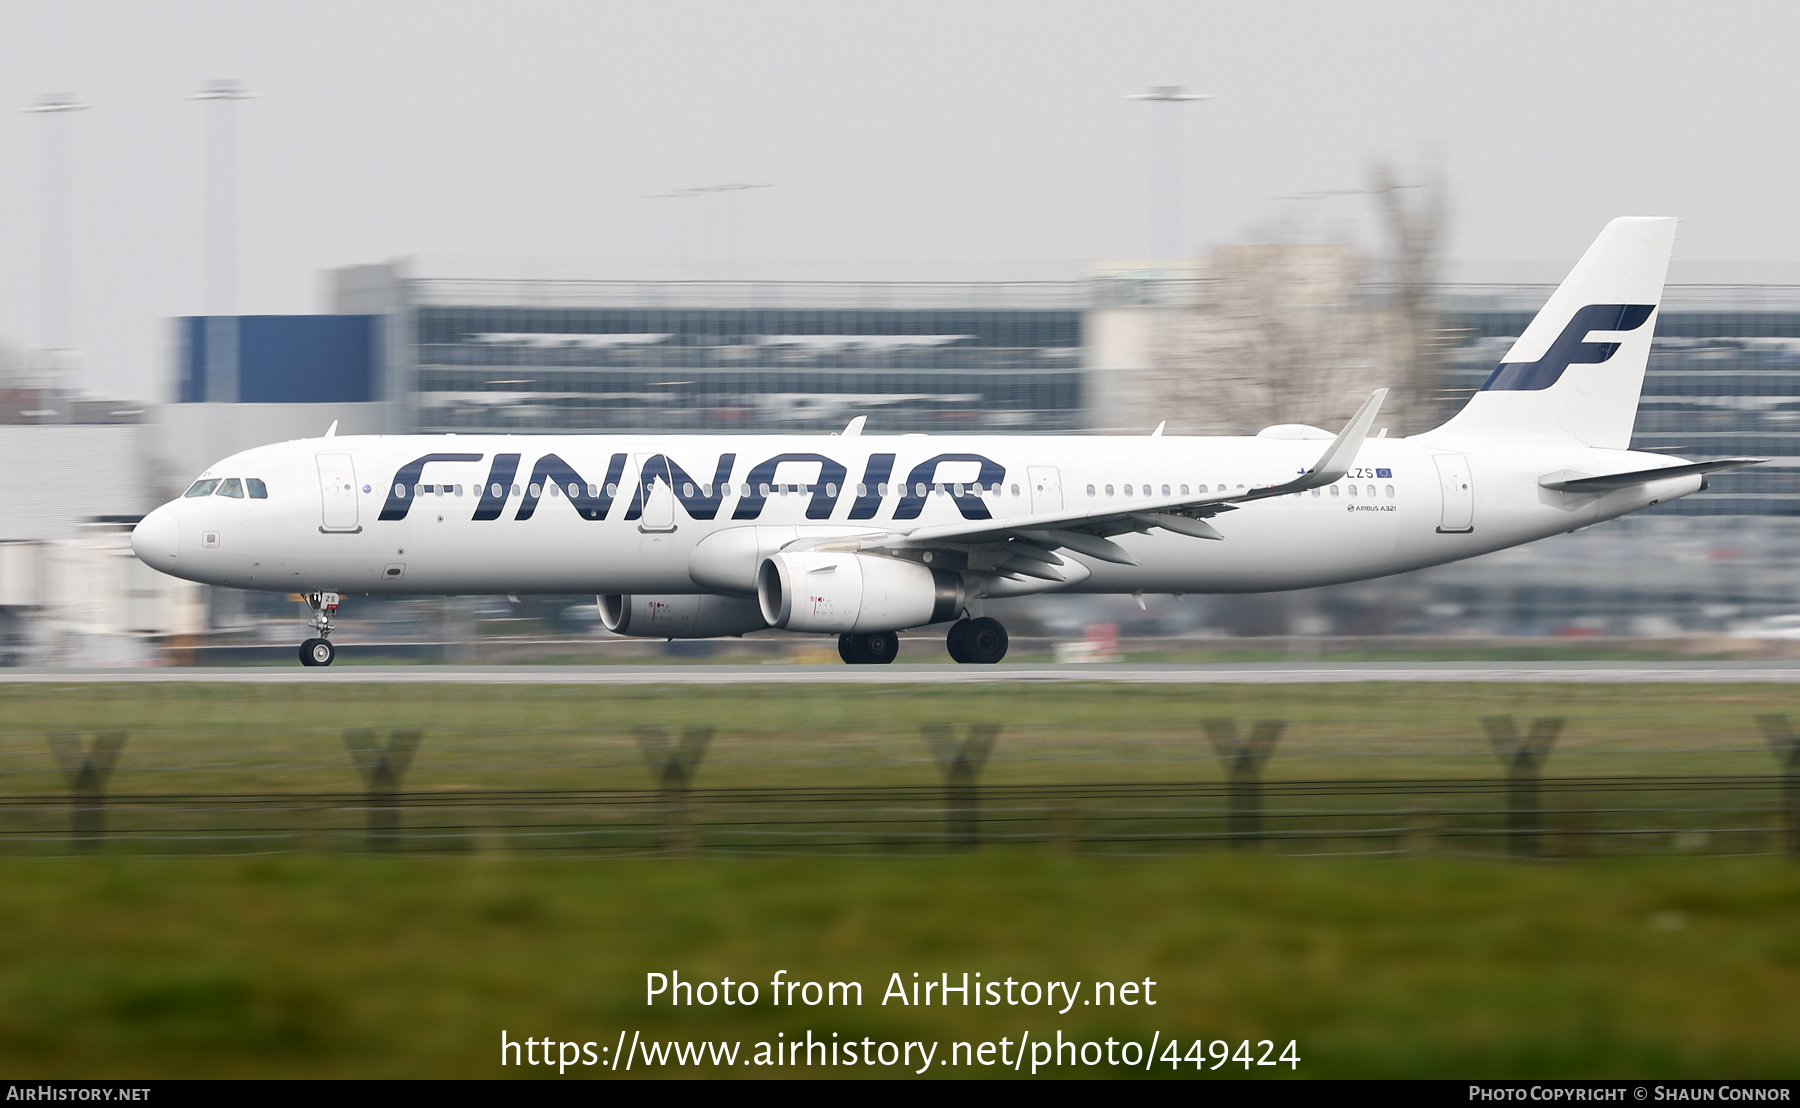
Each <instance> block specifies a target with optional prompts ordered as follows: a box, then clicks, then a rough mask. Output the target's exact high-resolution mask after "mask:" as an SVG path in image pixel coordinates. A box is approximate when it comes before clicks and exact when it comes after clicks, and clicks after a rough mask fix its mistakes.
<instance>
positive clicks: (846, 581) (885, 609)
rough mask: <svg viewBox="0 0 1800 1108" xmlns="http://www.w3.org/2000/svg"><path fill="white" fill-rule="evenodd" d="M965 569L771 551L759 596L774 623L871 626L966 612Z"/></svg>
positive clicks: (902, 625)
mask: <svg viewBox="0 0 1800 1108" xmlns="http://www.w3.org/2000/svg"><path fill="white" fill-rule="evenodd" d="M966 599H967V598H966V597H965V595H964V592H963V583H962V576H961V575H960V574H956V573H951V572H949V571H947V570H941V569H932V568H931V567H930V566H926V565H922V564H920V563H918V562H910V561H906V560H905V559H902V558H889V557H884V556H882V555H879V554H848V553H839V552H835V551H819V550H800V551H793V552H790V553H785V554H773V555H770V556H769V557H767V558H764V559H763V563H762V565H761V566H760V567H758V569H757V572H756V600H757V603H758V604H759V605H761V607H762V617H763V618H764V619H766V620H768V621H769V625H770V626H772V627H780V628H782V629H783V630H787V631H813V632H823V633H835V634H840V635H841V634H849V633H852V632H854V633H857V634H868V633H869V632H871V631H901V630H905V629H906V628H908V627H919V626H923V625H924V624H927V623H942V622H944V621H945V620H951V619H955V618H956V617H957V616H958V615H960V614H961V613H962V610H963V605H964V603H965V601H966Z"/></svg>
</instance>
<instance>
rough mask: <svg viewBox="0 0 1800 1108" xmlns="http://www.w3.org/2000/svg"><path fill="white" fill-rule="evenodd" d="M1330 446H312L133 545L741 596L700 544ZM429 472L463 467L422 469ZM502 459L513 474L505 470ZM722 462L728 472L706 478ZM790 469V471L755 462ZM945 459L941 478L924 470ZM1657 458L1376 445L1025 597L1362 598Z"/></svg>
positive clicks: (1627, 498) (1551, 521) (1272, 469)
mask: <svg viewBox="0 0 1800 1108" xmlns="http://www.w3.org/2000/svg"><path fill="white" fill-rule="evenodd" d="M1323 445H1324V444H1323V443H1321V442H1319V441H1314V440H1312V439H1284V438H1268V437H1260V436H1259V437H1244V438H1179V437H1136V438H1123V437H1087V436H1079V437H1076V436H1070V437H1025V436H968V437H942V436H929V437H928V436H922V435H902V436H880V435H863V436H854V437H839V436H792V435H779V436H777V435H756V436H752V435H744V436H666V435H638V436H614V435H561V436H558V435H531V436H507V435H467V436H358V437H343V438H323V439H308V440H300V441H295V442H289V443H282V444H278V445H273V446H265V447H260V448H257V449H254V450H249V451H245V452H243V453H241V454H237V455H234V456H232V457H230V458H226V459H225V460H223V461H221V462H219V463H218V464H217V465H215V466H213V467H212V468H211V469H210V470H208V472H207V474H206V475H205V476H207V477H208V478H234V477H235V478H240V479H249V478H256V479H258V480H260V481H262V482H263V483H264V485H266V488H267V496H266V497H265V498H261V499H255V498H250V497H248V496H246V497H242V498H233V497H228V496H222V495H217V494H214V495H207V496H200V497H187V498H180V499H176V500H174V501H171V502H170V503H168V504H166V505H164V506H162V507H160V508H158V509H156V511H155V512H153V513H152V514H151V515H150V516H148V517H146V519H145V520H144V522H143V523H142V524H140V527H139V535H138V537H137V541H136V542H135V543H134V546H135V548H136V549H138V550H139V553H140V556H142V557H144V560H145V561H146V562H148V563H149V564H151V565H153V566H154V567H155V568H157V569H159V570H162V571H163V572H166V573H170V574H173V575H175V576H178V577H184V578H187V579H189V580H193V581H200V582H205V583H208V584H214V585H228V586H232V587H235V588H243V589H263V590H272V591H280V592H306V591H309V590H332V591H338V592H343V593H352V594H355V593H372V594H421V593H435V594H446V593H452V594H453V593H525V592H537V593H659V594H660V593H697V592H711V593H727V594H738V595H748V594H749V593H750V592H751V591H752V589H753V574H754V561H753V559H752V558H751V557H749V556H745V557H739V558H736V559H735V560H733V559H726V560H724V561H720V560H718V559H717V558H714V553H715V552H716V551H718V550H721V549H724V548H725V547H726V546H729V545H731V541H727V540H715V541H714V542H713V543H712V544H709V545H708V546H705V547H703V546H702V543H703V542H705V540H707V539H709V538H713V537H714V536H718V535H720V534H721V533H722V532H726V531H731V530H737V529H744V528H755V529H758V530H757V531H756V536H757V540H756V541H755V542H753V543H751V544H750V546H749V547H745V546H744V545H743V544H742V543H738V544H737V545H736V546H735V547H734V548H733V549H736V550H738V551H740V552H741V551H742V550H745V549H753V550H763V551H767V552H773V551H774V550H776V549H779V548H780V547H781V546H782V545H783V544H784V543H787V542H792V541H793V540H795V539H805V538H807V537H809V536H817V535H825V534H845V535H852V534H856V533H859V532H860V533H875V532H894V531H906V530H911V529H914V528H918V527H929V526H932V525H936V524H950V523H956V522H959V521H962V520H965V519H968V518H971V517H974V518H981V516H980V513H982V512H986V513H987V514H988V515H991V516H992V517H993V518H996V519H1003V518H1008V517H1015V516H1025V515H1029V514H1034V513H1037V514H1041V513H1045V512H1054V511H1059V510H1060V511H1068V510H1078V509H1085V508H1090V507H1095V508H1098V507H1107V506H1130V505H1133V504H1145V506H1146V507H1152V506H1154V504H1153V502H1158V501H1165V500H1168V499H1170V498H1178V497H1179V496H1182V495H1186V494H1188V493H1189V490H1193V491H1195V492H1198V491H1199V486H1202V485H1204V486H1207V487H1209V488H1210V489H1212V490H1217V489H1219V488H1220V487H1221V486H1225V487H1228V488H1232V489H1236V488H1238V487H1239V486H1247V487H1252V488H1254V487H1256V486H1266V485H1273V484H1279V483H1281V482H1283V481H1286V480H1289V479H1291V478H1293V477H1294V476H1295V475H1296V474H1298V473H1300V472H1302V471H1304V470H1305V469H1306V467H1308V466H1309V465H1311V464H1312V463H1314V462H1315V460H1316V459H1317V457H1318V454H1319V451H1320V449H1321V447H1322V446H1323ZM428 455H452V456H456V460H432V461H428V462H425V463H424V464H423V465H422V466H420V465H419V464H418V459H421V458H423V457H426V456H428ZM514 455H516V456H517V457H516V459H514V461H513V462H512V463H511V465H512V468H511V469H509V468H508V463H507V462H506V460H505V459H507V458H510V457H511V456H514ZM726 455H731V456H733V457H732V458H731V459H730V461H729V462H728V463H726V464H725V465H724V466H723V467H721V461H722V459H723V458H724V456H726ZM783 455H801V456H804V457H795V458H790V459H789V460H785V461H772V460H773V459H778V458H780V457H781V456H783ZM887 455H892V459H891V463H890V462H889V461H887V460H886V459H885V456H887ZM943 455H949V456H952V458H951V460H944V461H940V462H938V463H936V464H935V466H933V465H932V464H931V463H930V460H931V459H934V458H937V457H939V456H943ZM656 458H662V459H666V462H663V463H661V465H662V466H667V467H668V468H660V467H659V465H658V463H657V462H655V461H653V460H652V459H656ZM546 459H552V460H551V461H546ZM1669 461H1670V459H1668V458H1667V457H1665V456H1662V455H1647V454H1634V453H1631V452H1628V451H1621V450H1598V449H1591V448H1587V447H1583V446H1580V445H1577V444H1573V443H1571V442H1570V440H1568V439H1567V438H1557V439H1549V438H1546V439H1544V440H1542V441H1537V440H1532V439H1525V440H1520V439H1518V438H1509V439H1506V440H1501V439H1498V438H1496V439H1491V440H1490V439H1468V438H1462V439H1458V440H1457V441H1446V440H1445V439H1443V438H1441V437H1440V433H1439V432H1433V433H1431V434H1427V435H1422V436H1417V437H1414V438H1410V439H1386V438H1371V439H1368V440H1367V441H1365V442H1364V443H1363V444H1362V446H1361V448H1360V450H1359V451H1358V453H1357V455H1356V458H1355V464H1354V466H1353V467H1352V468H1351V469H1350V471H1349V474H1348V475H1346V476H1345V477H1344V478H1343V479H1342V480H1339V481H1338V482H1336V484H1334V485H1332V486H1330V487H1327V488H1322V489H1314V490H1311V491H1310V492H1304V493H1299V494H1294V495H1288V496H1281V497H1274V498H1270V499H1267V500H1261V501H1256V502H1252V503H1247V504H1243V505H1241V506H1239V507H1236V508H1235V509H1232V510H1228V511H1224V512H1221V513H1219V514H1217V515H1215V516H1213V517H1211V521H1210V522H1211V523H1212V525H1213V526H1214V527H1215V528H1216V529H1217V530H1218V531H1219V532H1220V533H1221V534H1222V535H1223V536H1224V538H1223V540H1222V541H1213V540H1208V539H1201V538H1191V537H1186V536H1183V535H1179V534H1174V533H1171V532H1169V531H1165V530H1152V531H1148V532H1146V533H1128V534H1124V535H1118V536H1115V541H1116V542H1117V543H1118V544H1119V545H1120V546H1122V547H1124V548H1125V550H1126V551H1128V552H1129V553H1130V554H1131V555H1132V556H1133V557H1135V558H1136V559H1137V561H1138V563H1139V564H1138V565H1136V566H1127V565H1121V564H1115V563H1112V562H1108V561H1101V560H1097V559H1095V558H1091V557H1088V556H1085V555H1082V554H1079V553H1074V552H1071V551H1067V550H1065V551H1062V552H1061V553H1062V556H1063V558H1064V559H1065V561H1068V562H1073V563H1075V565H1074V566H1072V567H1071V569H1072V570H1073V572H1069V573H1067V574H1066V576H1068V578H1069V580H1067V581H1064V582H1036V583H1033V584H1031V585H1030V587H1029V589H1028V590H1027V591H1040V592H1051V591H1059V592H1115V593H1123V592H1140V591H1141V592H1151V593H1159V592H1198V593H1205V592H1257V591H1268V590H1279V589H1296V588H1307V587H1311V586H1316V585H1326V584H1332V583H1335V582H1342V581H1353V580H1359V579H1364V578H1370V577H1379V576H1383V575H1386V574H1391V573H1397V572H1401V571H1404V570H1410V569H1417V568H1420V567H1422V566H1429V565H1436V564H1439V563H1443V562H1450V561H1455V560H1457V559H1460V558H1467V557H1471V556H1473V555H1477V554H1483V553H1487V552H1489V551H1493V550H1499V549H1502V548H1504V547H1509V546H1516V545H1518V544H1520V543H1525V542H1530V541H1532V540H1535V539H1540V538H1543V537H1545V536H1548V535H1552V534H1556V533H1558V532H1562V531H1569V530H1573V529H1575V528H1578V527H1584V526H1587V525H1589V524H1592V523H1597V522H1600V521H1602V520H1606V519H1611V518H1615V517H1617V516H1621V515H1624V514H1626V513H1628V512H1632V511H1636V510H1638V509H1641V508H1644V507H1647V506H1649V505H1650V504H1654V503H1656V502H1658V501H1661V500H1668V499H1673V498H1675V497H1678V496H1684V495H1686V494H1688V493H1691V492H1694V491H1696V490H1698V489H1699V488H1700V487H1702V478H1700V477H1698V476H1684V477H1676V478H1670V479H1667V480H1662V481H1655V482H1651V483H1648V484H1643V485H1638V486H1635V487H1632V488H1628V489H1623V490H1619V491H1614V492H1608V493H1605V494H1602V495H1588V496H1585V497H1571V496H1567V495H1565V494H1563V493H1559V492H1553V491H1549V490H1546V489H1544V488H1542V487H1540V486H1539V484H1538V482H1539V479H1540V478H1542V477H1545V476H1546V475H1550V474H1554V473H1557V472H1558V471H1570V472H1577V473H1589V474H1595V473H1612V472H1623V471H1628V470H1634V469H1642V468H1646V467H1653V466H1658V465H1666V464H1668V463H1669ZM409 463H412V464H413V467H414V468H413V469H412V470H411V471H410V472H409V471H408V470H407V468H406V467H407V466H408V464H409ZM671 463H672V465H670V464H671ZM921 464H925V465H926V468H925V469H924V470H923V471H920V470H919V467H920V466H921ZM647 468H648V469H653V470H656V471H657V472H656V473H653V474H652V476H653V477H654V476H657V475H658V474H660V475H661V476H662V477H663V479H662V480H660V481H657V480H652V481H651V482H650V494H649V496H648V499H647V501H646V502H641V503H638V504H637V505H636V509H637V510H636V511H633V505H634V500H640V501H641V500H643V499H644V498H643V489H644V485H643V482H642V480H641V477H640V475H641V474H642V473H643V472H644V471H645V470H646V469H647ZM721 472H723V473H724V474H725V476H724V478H723V480H720V479H719V478H718V474H720V473H721ZM545 473H547V474H548V475H546V476H539V474H545ZM920 473H922V474H923V475H924V476H926V477H927V478H928V480H926V481H924V482H923V483H924V484H925V485H926V486H927V491H926V494H925V495H924V496H923V497H918V496H917V495H916V490H917V486H918V485H919V484H920V483H921V482H919V481H917V480H912V478H913V477H914V476H915V475H916V474H920ZM978 481H979V482H980V485H981V491H980V492H979V494H977V493H976V492H975V491H974V489H973V486H974V485H975V484H976V483H977V482H978ZM571 482H573V484H574V487H575V490H576V494H577V495H576V497H575V498H573V499H571V497H570V496H569V492H568V486H569V485H570V483H571ZM552 484H554V486H555V488H554V491H552V489H551V485H552ZM765 485H766V486H768V487H769V492H768V494H767V495H766V496H764V495H763V494H762V492H761V490H762V488H763V486H765ZM609 486H611V492H610V495H609V494H608V487H609ZM859 486H861V488H860V490H859ZM884 486H885V491H883V487H884ZM959 486H960V490H959ZM496 487H497V488H498V495H496ZM1165 487H1166V491H1165ZM1146 488H1148V490H1149V491H1148V495H1146V491H1145V490H1146ZM1127 489H1129V490H1130V492H1129V494H1127V492H1126V490H1127ZM534 490H535V491H534ZM1090 490H1092V491H1090ZM1109 490H1110V491H1109ZM747 493H748V494H747ZM714 500H716V504H714V503H712V501H714ZM1146 502H1152V503H1146ZM912 512H916V513H917V514H916V515H911V517H910V518H908V515H909V514H910V513H912ZM897 514H898V518H897ZM384 516H386V517H387V518H383V517H384ZM708 516H710V518H706V517H708ZM744 534H745V532H743V531H742V530H737V537H740V538H741V537H742V536H743V535H744ZM709 558H710V559H713V560H712V561H709ZM740 577H742V580H741V581H740V580H739V578H740ZM1017 591H1019V590H1018V589H1016V588H1015V589H1014V590H1013V592H1014V593H1016V592H1017ZM994 595H999V593H995V594H994Z"/></svg>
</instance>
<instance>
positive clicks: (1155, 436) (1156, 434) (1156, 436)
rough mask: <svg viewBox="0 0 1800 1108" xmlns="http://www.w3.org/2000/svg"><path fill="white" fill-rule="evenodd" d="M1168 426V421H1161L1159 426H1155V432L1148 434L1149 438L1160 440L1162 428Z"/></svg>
mask: <svg viewBox="0 0 1800 1108" xmlns="http://www.w3.org/2000/svg"><path fill="white" fill-rule="evenodd" d="M1168 425H1169V421H1168V420H1166V419H1165V420H1163V421H1162V422H1161V423H1159V424H1157V425H1156V430H1154V431H1152V432H1150V437H1151V438H1153V439H1160V438H1162V431H1163V428H1164V427H1167V426H1168Z"/></svg>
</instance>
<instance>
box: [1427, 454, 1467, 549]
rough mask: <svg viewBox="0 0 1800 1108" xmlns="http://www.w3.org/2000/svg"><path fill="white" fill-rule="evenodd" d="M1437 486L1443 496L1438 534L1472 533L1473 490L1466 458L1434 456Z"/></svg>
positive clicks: (1449, 455)
mask: <svg viewBox="0 0 1800 1108" xmlns="http://www.w3.org/2000/svg"><path fill="white" fill-rule="evenodd" d="M1432 461H1434V462H1436V463H1437V471H1438V484H1439V486H1440V487H1441V488H1442V489H1443V493H1444V515H1443V519H1442V521H1441V522H1439V524H1438V533H1439V534H1460V533H1462V532H1465V531H1473V530H1475V488H1474V484H1475V483H1474V481H1473V480H1472V479H1471V477H1470V476H1469V458H1468V456H1467V455H1466V454H1434V455H1432Z"/></svg>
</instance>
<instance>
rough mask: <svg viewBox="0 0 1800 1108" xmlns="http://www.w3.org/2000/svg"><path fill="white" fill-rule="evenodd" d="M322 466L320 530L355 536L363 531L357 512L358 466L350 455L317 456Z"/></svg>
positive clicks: (320, 470) (320, 472) (320, 466)
mask: <svg viewBox="0 0 1800 1108" xmlns="http://www.w3.org/2000/svg"><path fill="white" fill-rule="evenodd" d="M315 457H316V460H317V462H318V466H319V502H320V504H319V530H321V531H325V532H341V533H345V534H355V533H356V532H358V531H361V530H362V524H361V523H360V522H359V517H358V511H357V496H356V463H355V462H353V461H352V460H351V458H350V455H348V454H319V455H316V456H315Z"/></svg>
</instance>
